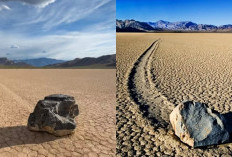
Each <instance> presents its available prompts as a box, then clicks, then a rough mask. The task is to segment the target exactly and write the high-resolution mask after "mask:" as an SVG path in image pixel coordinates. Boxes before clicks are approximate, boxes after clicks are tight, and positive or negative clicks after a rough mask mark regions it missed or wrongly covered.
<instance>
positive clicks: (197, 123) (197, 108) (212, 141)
mask: <svg viewBox="0 0 232 157" xmlns="http://www.w3.org/2000/svg"><path fill="white" fill-rule="evenodd" d="M170 121H171V124H172V127H173V129H174V131H175V134H176V135H177V136H178V137H179V138H180V140H181V141H182V142H184V143H186V144H188V145H190V146H192V147H202V146H208V145H216V144H221V143H225V142H228V140H229V131H228V130H227V129H226V119H225V117H224V116H223V115H221V114H220V113H218V112H216V111H214V110H211V109H210V108H208V106H207V105H206V104H202V103H199V102H192V101H186V102H184V103H181V104H179V105H178V106H177V107H176V108H175V109H174V110H173V111H172V113H171V114H170Z"/></svg>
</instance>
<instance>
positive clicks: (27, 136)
mask: <svg viewBox="0 0 232 157" xmlns="http://www.w3.org/2000/svg"><path fill="white" fill-rule="evenodd" d="M60 138H61V137H56V136H54V135H51V134H48V133H46V132H33V131H29V130H28V128H27V126H12V127H4V128H0V149H1V148H5V147H11V146H17V145H25V144H41V143H44V142H49V141H54V140H57V139H60Z"/></svg>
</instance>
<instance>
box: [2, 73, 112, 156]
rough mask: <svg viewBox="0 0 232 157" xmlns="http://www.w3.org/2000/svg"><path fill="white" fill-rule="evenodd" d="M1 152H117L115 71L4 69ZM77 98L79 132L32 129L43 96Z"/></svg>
mask: <svg viewBox="0 0 232 157" xmlns="http://www.w3.org/2000/svg"><path fill="white" fill-rule="evenodd" d="M0 74H1V75H0V105H1V108H0V118H1V121H0V156H4V157H8V156H12V157H13V156H22V157H23V156H25V157H26V156H30V157H31V156H41V157H42V156H51V157H52V156H62V157H63V156H70V157H71V156H86V157H87V156H91V157H95V156H96V157H98V156H99V157H104V156H115V147H116V137H115V121H116V120H115V101H116V100H115V70H76V69H75V70H58V69H56V70H3V69H2V70H0ZM54 93H62V94H68V95H72V96H74V97H75V99H76V101H77V104H78V105H79V109H80V115H79V116H77V117H76V121H77V129H76V130H75V134H73V135H71V136H66V137H62V138H60V137H55V136H53V135H50V134H47V133H41V132H31V131H29V130H28V129H27V128H26V125H27V119H28V116H29V113H31V112H32V111H33V109H34V107H35V105H36V103H37V101H38V100H40V99H43V98H44V97H45V96H47V95H50V94H54Z"/></svg>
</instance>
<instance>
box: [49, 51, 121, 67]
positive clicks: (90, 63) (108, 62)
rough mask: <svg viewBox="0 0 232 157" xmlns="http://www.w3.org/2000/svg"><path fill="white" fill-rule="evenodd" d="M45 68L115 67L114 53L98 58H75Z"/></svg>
mask: <svg viewBox="0 0 232 157" xmlns="http://www.w3.org/2000/svg"><path fill="white" fill-rule="evenodd" d="M46 67H47V68H75V67H80V68H88V67H89V68H115V67H116V54H113V55H105V56H101V57H98V58H94V57H85V58H82V59H80V58H76V59H74V60H71V61H67V62H64V63H58V64H53V65H48V66H46Z"/></svg>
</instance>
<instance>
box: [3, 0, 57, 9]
mask: <svg viewBox="0 0 232 157" xmlns="http://www.w3.org/2000/svg"><path fill="white" fill-rule="evenodd" d="M11 1H15V2H17V1H18V2H22V3H24V4H30V5H35V6H38V7H42V8H43V7H45V6H47V5H49V4H51V3H54V2H55V1H56V0H0V2H11Z"/></svg>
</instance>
